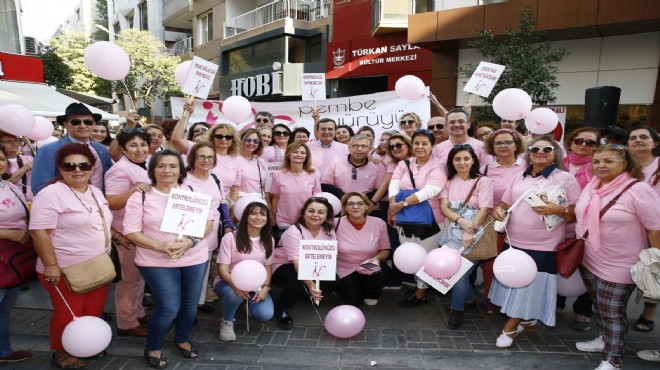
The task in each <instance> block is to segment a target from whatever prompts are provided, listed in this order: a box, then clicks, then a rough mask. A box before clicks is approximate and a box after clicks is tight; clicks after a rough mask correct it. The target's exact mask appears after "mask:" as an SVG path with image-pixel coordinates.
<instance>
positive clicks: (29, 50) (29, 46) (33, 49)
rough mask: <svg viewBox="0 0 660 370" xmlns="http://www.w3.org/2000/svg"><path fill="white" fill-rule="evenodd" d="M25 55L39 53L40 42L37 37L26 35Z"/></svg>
mask: <svg viewBox="0 0 660 370" xmlns="http://www.w3.org/2000/svg"><path fill="white" fill-rule="evenodd" d="M24 40H25V55H37V54H39V50H38V49H39V43H38V42H37V39H36V38H34V37H30V36H25V38H24Z"/></svg>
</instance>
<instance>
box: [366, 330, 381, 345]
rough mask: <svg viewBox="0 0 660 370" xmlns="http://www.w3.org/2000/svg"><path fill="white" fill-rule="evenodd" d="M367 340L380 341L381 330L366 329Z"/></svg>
mask: <svg viewBox="0 0 660 370" xmlns="http://www.w3.org/2000/svg"><path fill="white" fill-rule="evenodd" d="M363 331H364V332H365V339H366V341H367V342H377V341H380V338H381V332H380V329H365V330H363Z"/></svg>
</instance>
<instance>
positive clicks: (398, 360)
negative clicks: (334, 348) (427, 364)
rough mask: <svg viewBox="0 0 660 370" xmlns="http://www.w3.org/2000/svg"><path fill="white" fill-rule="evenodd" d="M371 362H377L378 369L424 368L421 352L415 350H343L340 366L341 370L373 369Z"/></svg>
mask: <svg viewBox="0 0 660 370" xmlns="http://www.w3.org/2000/svg"><path fill="white" fill-rule="evenodd" d="M371 361H376V363H377V364H378V365H377V366H376V368H377V369H381V368H388V367H389V368H396V369H421V368H424V366H423V363H424V362H423V359H422V356H421V352H420V350H414V349H398V350H396V351H392V350H389V349H386V350H373V351H369V352H365V351H364V350H360V349H342V352H341V363H340V366H341V368H344V367H361V368H365V367H371V366H370V363H371Z"/></svg>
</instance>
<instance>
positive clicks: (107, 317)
mask: <svg viewBox="0 0 660 370" xmlns="http://www.w3.org/2000/svg"><path fill="white" fill-rule="evenodd" d="M101 318H102V319H103V321H105V322H107V323H111V322H112V316H110V314H109V313H107V312H103V313H101Z"/></svg>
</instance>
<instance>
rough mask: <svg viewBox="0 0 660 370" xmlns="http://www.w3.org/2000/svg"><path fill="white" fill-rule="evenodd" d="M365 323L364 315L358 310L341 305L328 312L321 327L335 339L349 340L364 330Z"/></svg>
mask: <svg viewBox="0 0 660 370" xmlns="http://www.w3.org/2000/svg"><path fill="white" fill-rule="evenodd" d="M365 321H366V320H365V318H364V314H363V313H362V311H360V309H359V308H357V307H355V306H351V305H342V306H337V307H335V308H333V309H332V310H330V312H328V314H327V315H326V316H325V320H324V322H323V326H325V330H327V331H328V333H330V334H332V335H334V336H335V337H337V338H350V337H354V336H356V335H358V334H359V333H360V332H361V331H362V329H364V323H365Z"/></svg>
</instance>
